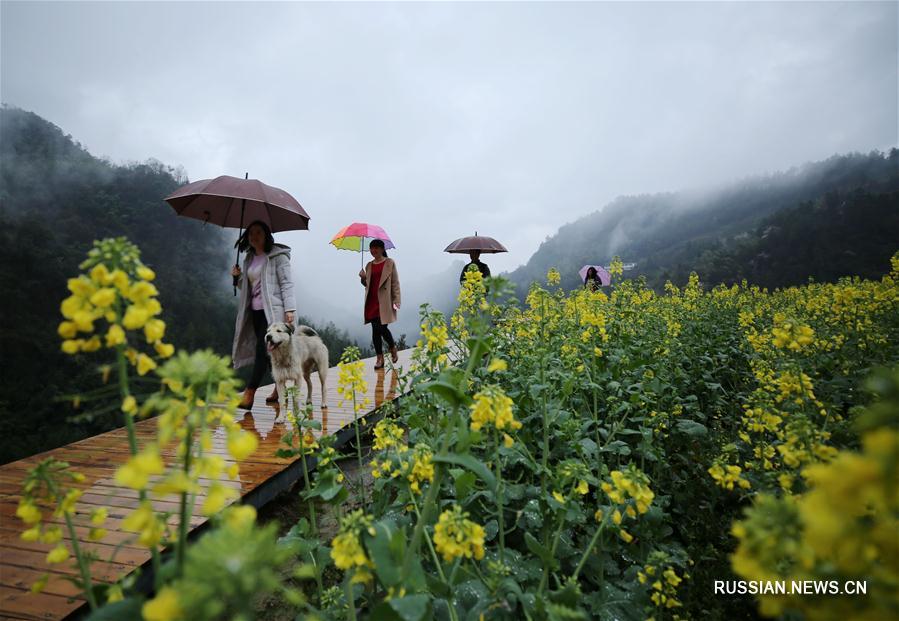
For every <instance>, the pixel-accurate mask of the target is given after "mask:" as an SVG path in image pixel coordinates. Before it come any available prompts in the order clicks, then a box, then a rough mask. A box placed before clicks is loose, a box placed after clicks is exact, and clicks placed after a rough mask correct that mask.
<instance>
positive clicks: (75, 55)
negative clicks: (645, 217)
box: [0, 1, 899, 312]
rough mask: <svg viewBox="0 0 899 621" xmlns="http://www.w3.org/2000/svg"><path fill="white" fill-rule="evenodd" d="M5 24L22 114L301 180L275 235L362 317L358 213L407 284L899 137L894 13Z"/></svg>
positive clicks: (532, 6)
mask: <svg viewBox="0 0 899 621" xmlns="http://www.w3.org/2000/svg"><path fill="white" fill-rule="evenodd" d="M0 17H2V73H0V75H2V83H0V86H2V100H3V102H5V103H8V104H11V105H16V106H19V107H22V108H25V109H28V110H32V111H34V112H36V113H38V114H40V115H41V116H43V117H45V118H47V119H48V120H50V121H52V122H53V123H55V124H57V125H59V126H60V127H61V128H62V129H63V130H64V131H65V132H67V133H70V134H72V136H73V137H74V138H75V139H76V140H78V141H80V142H81V143H82V144H84V145H85V146H86V147H87V148H88V149H89V150H90V151H91V152H92V153H94V154H96V155H100V156H107V157H109V158H110V159H112V160H113V161H115V162H125V161H134V160H138V161H142V160H146V159H147V158H150V157H153V158H156V159H159V160H161V161H162V162H164V163H166V164H170V165H173V166H177V165H182V166H183V167H184V168H185V169H186V171H187V173H188V175H189V177H190V179H191V180H197V179H202V178H207V177H214V176H217V175H220V174H231V175H235V176H241V175H243V173H244V172H246V171H248V172H249V173H250V176H251V177H256V178H259V179H262V180H263V181H265V182H267V183H270V184H272V185H276V186H279V187H282V188H284V189H285V190H287V191H289V192H290V193H292V194H293V195H294V196H295V197H297V199H298V200H299V201H300V202H301V203H302V204H303V205H304V207H305V208H306V210H307V211H308V212H309V214H310V215H311V217H312V220H311V223H310V229H311V230H310V231H309V232H303V233H287V234H281V235H278V236H277V237H278V238H279V240H280V241H284V242H285V243H288V244H289V245H291V246H293V247H294V249H295V252H294V268H295V270H296V272H297V276H298V279H299V280H300V281H301V284H302V286H303V287H304V288H306V289H310V290H315V291H316V292H318V294H319V295H320V297H323V298H328V299H329V300H331V301H333V302H335V303H337V304H340V305H346V306H351V305H352V306H353V307H354V308H355V306H360V307H361V292H360V291H359V290H357V289H358V284H356V283H357V282H358V281H354V280H353V278H352V276H353V275H354V274H355V272H356V271H357V270H358V266H359V256H358V255H355V254H350V253H348V252H338V251H336V250H334V249H332V248H331V247H329V246H328V245H327V243H328V241H329V240H330V238H331V236H332V235H333V234H334V233H335V232H336V231H337V230H338V229H339V228H340V227H342V226H343V225H345V224H348V223H349V222H352V221H357V220H358V221H369V222H374V223H377V224H380V225H382V226H383V227H384V228H385V229H386V230H387V231H388V233H389V234H390V236H391V237H392V238H393V240H394V242H395V244H396V245H397V247H398V249H397V250H396V251H395V252H394V253H393V255H392V256H394V257H395V258H396V260H397V262H398V267H399V269H400V273H401V274H402V275H403V276H404V279H405V278H408V279H410V280H414V279H415V278H420V277H424V276H426V275H427V274H430V273H434V272H436V271H439V270H442V269H444V268H446V266H447V265H449V263H450V262H451V261H452V257H451V256H450V255H445V254H443V253H442V252H441V251H442V249H443V248H444V247H445V246H446V244H448V243H449V242H451V241H452V240H453V239H455V238H457V237H462V236H464V235H470V234H472V233H473V232H474V231H475V230H478V231H479V232H481V233H483V234H487V235H491V236H494V237H496V238H497V239H499V240H500V241H502V242H503V243H504V244H506V246H507V247H508V248H509V250H510V252H509V253H508V254H507V255H498V256H495V257H491V258H490V261H489V262H490V264H491V267H493V269H494V271H500V270H509V269H513V268H514V267H516V266H517V265H519V264H521V263H524V262H526V261H527V259H528V258H529V257H530V255H531V253H532V252H533V251H534V250H535V249H536V248H537V246H538V245H539V244H540V242H541V241H543V239H544V238H545V237H546V236H548V235H551V234H552V233H554V232H555V231H556V229H557V228H558V227H559V226H560V225H561V224H564V223H565V222H570V221H572V220H574V219H576V218H578V217H579V216H581V215H584V214H586V213H589V212H591V211H594V210H596V209H598V208H600V207H602V206H603V205H604V204H606V203H607V202H608V201H610V200H611V199H613V198H615V197H616V196H618V195H621V194H633V193H645V192H656V191H664V190H676V189H679V188H684V187H696V186H704V185H708V184H714V183H719V182H722V181H727V180H731V179H736V178H740V177H744V176H747V175H750V174H757V173H763V172H766V171H775V170H779V169H784V168H788V167H790V166H791V165H795V164H801V163H803V162H806V161H810V160H818V159H823V158H826V157H828V156H830V155H832V154H834V153H837V152H847V151H853V150H857V151H863V152H867V151H869V150H871V149H875V148H876V149H885V148H889V147H891V146H894V145H895V144H896V143H897V109H899V108H897V3H896V2H882V3H876V2H872V3H855V2H852V3H839V2H826V3H807V2H803V3H799V2H770V3H680V2H670V3H630V4H624V3H596V4H587V3H565V4H563V3H545V4H544V3H527V4H526V3H498V4H473V3H453V4H450V3H440V4H438V3H431V4H411V3H403V4H380V3H366V4H349V3H347V4H343V3H341V4H294V3H290V4H289V3H274V4H260V3H252V4H250V3H220V2H219V3H173V2H165V3H163V2H157V3H121V4H113V3H81V2H71V3H65V4H49V3H48V4H44V3H39V2H27V3H17V2H5V1H4V2H2V16H0ZM300 250H301V251H300ZM222 269H226V268H225V267H224V266H223V267H222ZM419 302H420V300H408V303H407V304H406V305H405V306H406V307H407V308H409V307H410V305H412V306H411V308H412V309H414V308H415V306H417V304H418V303H419ZM301 310H303V309H301ZM359 310H360V312H361V308H360V309H359Z"/></svg>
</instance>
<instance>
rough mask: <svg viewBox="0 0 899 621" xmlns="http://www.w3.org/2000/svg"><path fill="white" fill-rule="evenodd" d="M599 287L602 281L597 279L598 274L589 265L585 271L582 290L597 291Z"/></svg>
mask: <svg viewBox="0 0 899 621" xmlns="http://www.w3.org/2000/svg"><path fill="white" fill-rule="evenodd" d="M600 287H602V281H601V280H600V279H599V272H597V271H596V268H595V267H593V266H592V265H591V266H590V267H589V269H587V275H586V276H585V277H584V289H590V291H599V289H600Z"/></svg>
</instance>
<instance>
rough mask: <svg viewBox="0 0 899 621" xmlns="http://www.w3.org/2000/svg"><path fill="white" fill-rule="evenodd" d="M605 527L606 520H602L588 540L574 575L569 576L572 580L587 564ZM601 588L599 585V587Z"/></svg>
mask: <svg viewBox="0 0 899 621" xmlns="http://www.w3.org/2000/svg"><path fill="white" fill-rule="evenodd" d="M605 527H606V518H605V517H604V518H603V521H602V522H601V523H600V525H599V527H598V528H597V529H596V532H595V533H594V534H593V539H591V540H590V545H588V546H587V549H586V550H584V554H583V556H581V560H580V562H578V564H577V567H575V569H574V573H573V574H572V575H571V577H572V578H574V579H575V580H577V577H578V574H580V573H581V570H582V569H583V568H584V563H586V562H587V559H588V558H589V557H590V552H592V551H593V546H595V545H596V542H597V541H599V536H600V535H601V534H602V531H603V529H604V528H605ZM600 586H601V585H600Z"/></svg>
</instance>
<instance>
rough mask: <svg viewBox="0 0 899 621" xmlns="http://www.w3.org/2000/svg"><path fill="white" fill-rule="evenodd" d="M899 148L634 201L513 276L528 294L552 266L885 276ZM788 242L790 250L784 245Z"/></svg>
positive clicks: (556, 241) (794, 280)
mask: <svg viewBox="0 0 899 621" xmlns="http://www.w3.org/2000/svg"><path fill="white" fill-rule="evenodd" d="M896 192H899V150H897V149H892V150H891V151H890V152H889V153H888V154H885V153H880V152H878V151H873V152H871V153H869V154H867V155H865V154H859V153H853V154H848V155H836V156H833V157H831V158H829V159H827V160H824V161H821V162H815V163H809V164H805V165H803V166H799V167H794V168H792V169H790V170H788V171H785V172H778V173H774V174H771V175H765V176H759V177H753V178H748V179H745V180H743V181H740V182H736V183H733V184H730V185H724V186H721V187H718V188H713V189H708V190H703V191H695V190H692V191H681V192H672V193H664V194H653V195H640V196H624V197H619V198H617V199H616V200H614V201H612V202H611V203H610V204H608V205H607V206H606V207H604V208H603V209H601V210H599V211H596V212H594V213H592V214H589V215H587V216H584V217H583V218H580V219H578V220H576V221H575V222H572V223H569V224H566V225H564V226H562V227H561V228H560V229H559V231H558V233H557V234H556V235H554V236H552V237H550V238H548V239H547V240H546V241H545V242H544V243H543V244H541V245H540V248H539V249H538V250H537V252H536V253H534V255H533V256H532V257H531V259H530V260H529V261H528V263H527V264H526V265H523V266H521V267H519V268H518V269H516V270H514V271H513V272H512V273H511V274H508V276H509V278H510V279H511V280H512V281H513V282H515V283H516V285H517V286H518V292H519V295H522V296H523V295H524V294H525V293H526V292H527V288H528V286H529V285H530V283H531V282H533V281H535V280H541V279H543V278H544V277H545V275H546V271H547V270H548V269H549V268H550V267H556V268H558V269H559V270H560V271H561V272H562V285H563V286H564V287H566V288H573V287H577V286H580V285H581V284H582V283H581V282H580V281H579V277H578V275H577V271H578V269H580V267H581V266H582V265H585V264H587V263H598V264H604V265H608V263H609V262H610V261H611V259H612V257H613V256H615V255H618V256H620V257H621V259H622V260H623V261H624V262H626V263H635V264H636V266H635V268H634V270H633V271H630V272H628V276H629V277H637V276H639V275H643V276H645V277H646V279H647V282H648V284H649V285H650V286H653V287H656V288H658V287H661V286H662V285H663V284H664V282H665V280H667V279H670V280H672V282H674V283H675V284H682V283H683V282H685V281H686V278H687V276H688V275H689V273H690V271H693V270H696V271H697V272H698V273H699V275H700V278H701V279H702V281H703V283H705V284H706V285H709V286H711V285H714V284H717V283H719V282H725V283H730V282H735V281H738V280H739V279H741V278H744V277H745V278H748V279H749V280H750V281H751V282H755V283H758V284H764V285H767V286H784V285H791V284H799V283H802V282H805V281H806V280H807V279H808V278H809V277H813V278H815V279H817V280H833V279H835V278H838V277H839V276H844V275H860V276H879V275H880V274H883V273H884V272H885V271H887V270H888V269H889V268H888V265H889V257H890V256H891V255H892V253H893V252H895V251H896V250H897V249H899V228H897V224H896V218H897V211H899V205H897V200H896V199H897V195H896ZM778 244H781V245H778Z"/></svg>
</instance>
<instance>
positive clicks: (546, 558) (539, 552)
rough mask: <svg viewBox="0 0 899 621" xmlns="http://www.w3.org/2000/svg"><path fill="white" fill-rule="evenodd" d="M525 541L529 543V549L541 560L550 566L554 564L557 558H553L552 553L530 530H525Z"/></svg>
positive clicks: (526, 543)
mask: <svg viewBox="0 0 899 621" xmlns="http://www.w3.org/2000/svg"><path fill="white" fill-rule="evenodd" d="M524 543H525V545H527V547H528V550H530V551H531V552H533V553H534V554H535V555H536V556H537V557H538V558H539V559H540V560H541V561H543V562H544V563H546V564H547V565H549V566H550V567H553V566H554V563H555V559H554V558H553V555H552V553H551V552H550V551H549V550H548V549H547V548H546V547H545V546H544V545H543V544H542V543H540V542H539V541H537V539H536V538H535V537H534V536H533V535H532V534H531V533H529V532H525V534H524Z"/></svg>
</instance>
